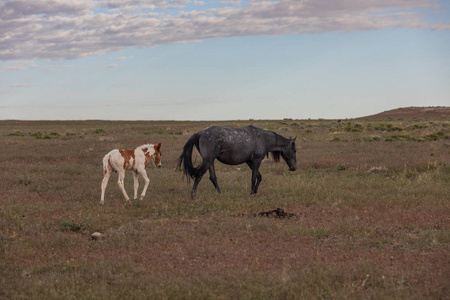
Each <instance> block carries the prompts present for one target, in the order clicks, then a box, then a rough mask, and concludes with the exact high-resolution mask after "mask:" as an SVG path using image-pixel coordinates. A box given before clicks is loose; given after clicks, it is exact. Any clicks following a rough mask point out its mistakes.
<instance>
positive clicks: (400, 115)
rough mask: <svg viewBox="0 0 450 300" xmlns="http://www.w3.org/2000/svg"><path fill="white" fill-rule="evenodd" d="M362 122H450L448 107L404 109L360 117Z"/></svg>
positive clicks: (449, 109)
mask: <svg viewBox="0 0 450 300" xmlns="http://www.w3.org/2000/svg"><path fill="white" fill-rule="evenodd" d="M358 119H363V120H412V119H421V120H423V119H426V120H428V119H430V120H444V119H447V120H450V107H448V106H436V107H404V108H397V109H393V110H388V111H384V112H382V113H379V114H376V115H372V116H367V117H362V118H358Z"/></svg>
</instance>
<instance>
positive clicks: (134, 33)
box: [0, 0, 449, 60]
mask: <svg viewBox="0 0 450 300" xmlns="http://www.w3.org/2000/svg"><path fill="white" fill-rule="evenodd" d="M188 3H189V0H121V1H118V0H105V1H94V0H47V1H45V0H42V1H29V0H20V1H19V0H6V1H4V2H2V3H1V4H0V11H1V12H2V13H0V14H1V18H0V59H1V60H14V59H33V58H50V59H56V58H66V59H73V58H79V57H85V56H89V55H98V54H102V53H107V52H116V51H120V50H123V49H125V48H128V47H155V46H158V45H161V44H172V43H188V42H197V41H199V40H202V39H208V38H223V37H235V36H250V35H278V34H293V33H295V34H301V33H318V32H326V31H361V30H377V29H383V28H398V27H403V28H418V29H422V28H428V29H444V30H448V29H449V24H448V23H429V22H425V21H423V20H422V19H421V18H422V17H423V14H424V13H425V12H424V11H423V9H431V10H433V9H434V10H437V9H439V6H438V4H437V2H436V0H408V1H406V0H365V1H360V0H342V1H334V0H303V1H300V0H279V1H268V0H251V1H249V2H248V4H247V5H246V6H245V7H242V8H241V7H233V6H229V5H224V6H223V7H220V8H214V9H207V10H201V8H199V10H197V11H183V10H182V9H181V10H180V12H179V13H178V14H176V15H173V14H170V13H167V12H166V11H165V9H166V8H178V9H180V8H183V7H184V6H185V5H186V4H188ZM153 8H157V9H158V10H157V11H156V10H153ZM98 11H101V12H98ZM5 16H6V17H5Z"/></svg>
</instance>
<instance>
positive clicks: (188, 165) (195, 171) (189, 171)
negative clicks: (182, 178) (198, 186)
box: [177, 133, 204, 179]
mask: <svg viewBox="0 0 450 300" xmlns="http://www.w3.org/2000/svg"><path fill="white" fill-rule="evenodd" d="M199 139H200V133H195V134H193V135H192V136H191V138H190V139H189V140H188V141H187V142H186V144H185V145H184V148H183V153H181V155H180V157H179V158H178V164H177V168H178V169H180V168H181V167H183V172H184V175H186V177H187V178H189V177H190V178H192V179H196V178H197V177H199V176H202V175H203V174H204V172H202V169H203V167H204V166H203V164H201V165H200V166H198V167H197V168H196V167H194V164H193V163H192V149H193V148H194V146H195V147H197V149H198V148H199V146H198V141H199Z"/></svg>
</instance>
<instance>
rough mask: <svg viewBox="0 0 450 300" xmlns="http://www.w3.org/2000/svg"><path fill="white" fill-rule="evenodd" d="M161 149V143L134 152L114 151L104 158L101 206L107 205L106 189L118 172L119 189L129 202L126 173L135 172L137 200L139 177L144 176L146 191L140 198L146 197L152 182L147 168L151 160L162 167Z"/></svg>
mask: <svg viewBox="0 0 450 300" xmlns="http://www.w3.org/2000/svg"><path fill="white" fill-rule="evenodd" d="M160 149H161V143H159V144H158V145H154V144H146V145H142V146H139V147H137V148H136V149H132V150H122V149H114V150H112V151H110V152H109V153H108V154H106V155H105V157H103V181H102V196H101V199H100V204H104V203H105V189H106V186H107V185H108V180H109V177H110V176H111V173H112V172H113V171H116V172H117V174H118V175H119V180H118V182H117V184H118V185H119V188H120V190H121V191H122V194H123V196H124V197H125V199H126V200H127V201H129V200H130V198H129V197H128V195H127V192H126V191H125V187H124V181H123V180H124V178H125V171H126V170H132V171H133V179H134V199H136V198H137V191H138V187H139V181H138V179H139V175H140V176H142V177H143V178H144V181H145V185H144V189H143V190H142V194H141V197H140V199H141V200H142V199H143V198H144V197H145V193H146V192H147V188H148V185H149V183H150V180H149V179H148V177H147V172H145V168H146V167H147V165H148V163H149V162H150V161H151V160H152V161H153V164H154V165H155V166H156V167H158V168H159V167H161V151H160Z"/></svg>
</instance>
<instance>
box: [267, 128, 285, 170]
mask: <svg viewBox="0 0 450 300" xmlns="http://www.w3.org/2000/svg"><path fill="white" fill-rule="evenodd" d="M271 132H272V133H273V134H274V135H275V141H276V143H277V144H287V143H289V140H288V139H286V138H285V137H283V136H281V135H279V134H278V133H276V132H273V131H271ZM269 153H271V154H272V158H273V161H274V162H279V161H280V157H281V151H272V152H268V153H267V157H269Z"/></svg>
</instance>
